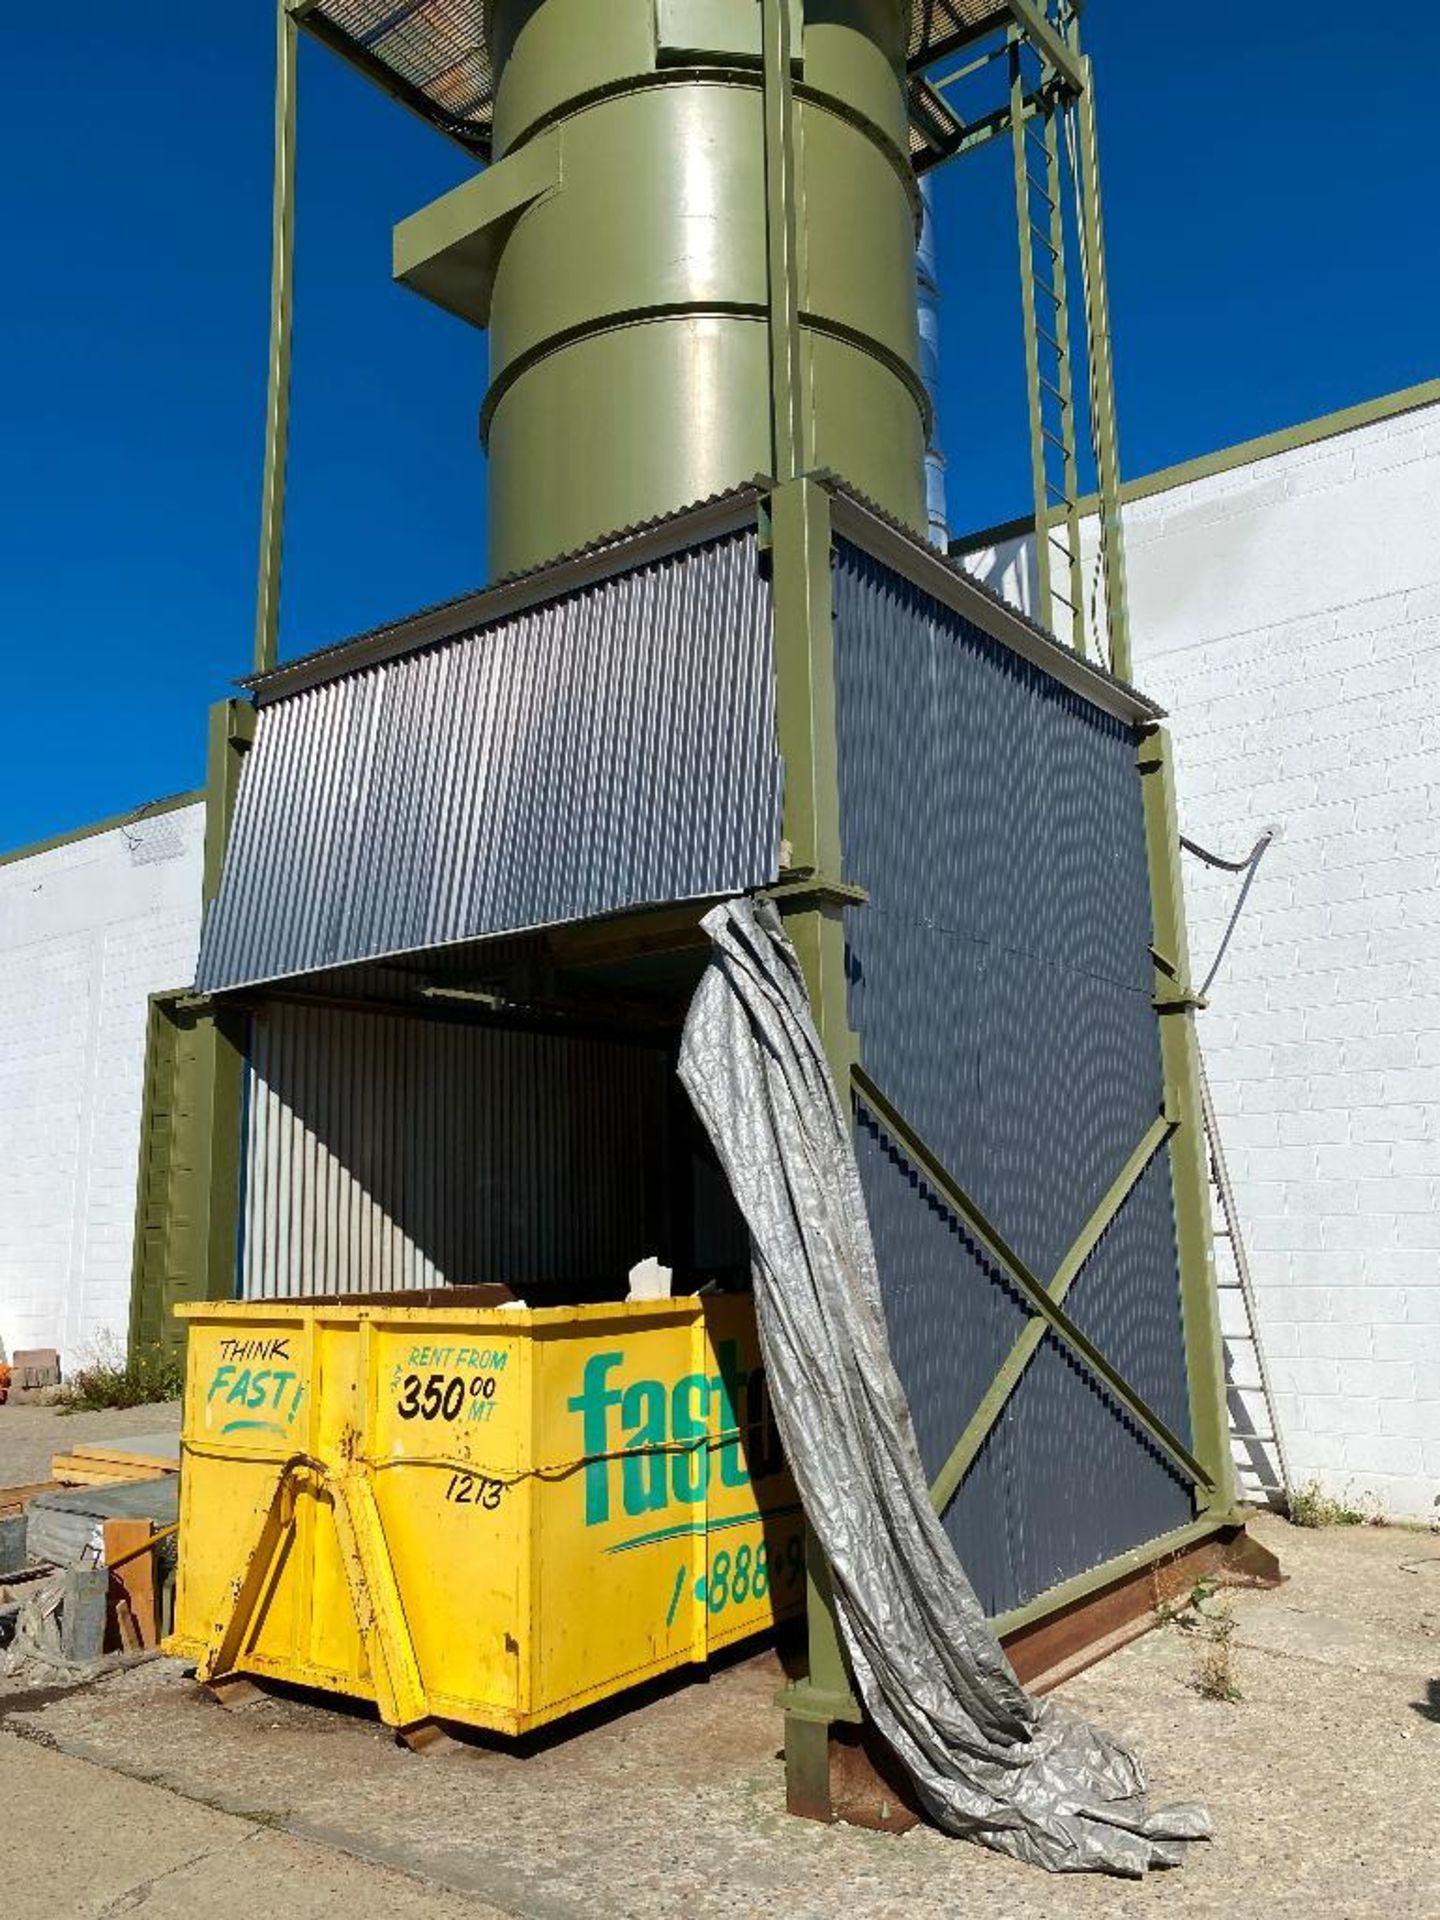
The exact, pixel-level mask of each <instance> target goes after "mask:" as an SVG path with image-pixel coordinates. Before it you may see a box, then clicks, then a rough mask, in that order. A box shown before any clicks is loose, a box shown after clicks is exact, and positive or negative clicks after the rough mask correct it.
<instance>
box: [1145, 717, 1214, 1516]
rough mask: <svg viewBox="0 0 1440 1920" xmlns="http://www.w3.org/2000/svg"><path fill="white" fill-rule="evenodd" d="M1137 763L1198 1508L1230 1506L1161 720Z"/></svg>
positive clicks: (1201, 1130)
mask: <svg viewBox="0 0 1440 1920" xmlns="http://www.w3.org/2000/svg"><path fill="white" fill-rule="evenodd" d="M1138 765H1139V769H1140V776H1141V788H1142V792H1143V794H1144V805H1145V838H1146V845H1147V849H1148V852H1149V861H1150V895H1151V902H1152V912H1153V919H1154V930H1155V931H1154V949H1153V951H1154V953H1155V999H1156V1004H1157V1005H1158V1006H1159V1008H1160V1009H1161V1012H1160V1050H1161V1062H1162V1068H1163V1072H1164V1076H1165V1100H1166V1108H1167V1116H1168V1118H1169V1119H1170V1120H1171V1121H1172V1122H1173V1123H1174V1126H1175V1131H1174V1133H1173V1134H1172V1135H1171V1137H1170V1148H1169V1151H1170V1168H1171V1177H1172V1180H1173V1184H1174V1190H1175V1237H1176V1243H1177V1250H1178V1253H1179V1260H1180V1301H1181V1312H1182V1316H1183V1320H1184V1326H1185V1355H1186V1362H1187V1366H1188V1371H1189V1375H1190V1427H1191V1442H1190V1444H1191V1449H1192V1451H1193V1452H1194V1454H1195V1457H1196V1458H1197V1459H1198V1460H1199V1462H1200V1464H1201V1465H1202V1466H1203V1467H1204V1468H1205V1469H1206V1471H1207V1473H1209V1475H1210V1477H1211V1480H1212V1481H1213V1483H1214V1485H1213V1490H1212V1491H1211V1492H1210V1493H1209V1494H1206V1493H1204V1492H1203V1491H1201V1492H1198V1493H1197V1501H1198V1504H1199V1506H1200V1509H1201V1511H1202V1512H1210V1513H1213V1514H1216V1515H1219V1514H1228V1513H1230V1512H1231V1511H1232V1510H1233V1508H1234V1507H1235V1470H1234V1465H1233V1463H1232V1461H1231V1456H1230V1420H1229V1413H1228V1410H1227V1407H1226V1401H1225V1350H1224V1342H1223V1340H1222V1338H1221V1334H1220V1312H1219V1303H1218V1301H1217V1299H1216V1296H1215V1259H1214V1249H1213V1243H1212V1239H1211V1226H1210V1183H1209V1171H1208V1167H1207V1163H1206V1157H1205V1156H1206V1149H1205V1123H1204V1118H1203V1115H1202V1112H1201V1106H1200V1071H1199V1054H1198V1052H1197V1048H1196V1040H1195V1002H1194V998H1193V993H1192V989H1191V986H1190V955H1189V948H1188V943H1187V941H1186V935H1185V906H1184V896H1183V893H1182V891H1181V882H1180V838H1179V829H1178V827H1177V824H1176V819H1175V789H1174V780H1173V774H1172V770H1171V758H1170V740H1169V736H1168V734H1167V733H1166V731H1165V729H1164V728H1163V727H1152V728H1148V729H1147V730H1146V731H1145V733H1144V734H1143V735H1142V737H1141V741H1140V747H1139V755H1138Z"/></svg>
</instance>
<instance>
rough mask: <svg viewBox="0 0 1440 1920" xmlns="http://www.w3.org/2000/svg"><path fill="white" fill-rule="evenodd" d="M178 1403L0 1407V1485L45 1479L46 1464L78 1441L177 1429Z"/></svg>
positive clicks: (116, 1439) (21, 1484)
mask: <svg viewBox="0 0 1440 1920" xmlns="http://www.w3.org/2000/svg"><path fill="white" fill-rule="evenodd" d="M179 1430H180V1402H179V1401H178V1400H171V1401H167V1402H165V1403H164V1404H163V1405H160V1406H151V1407H108V1408H106V1409H105V1410H104V1411H103V1412H101V1413H65V1412H64V1411H63V1410H62V1409H61V1408H59V1407H12V1406H11V1405H10V1404H9V1403H8V1402H7V1403H6V1404H5V1405H4V1406H3V1407H0V1487H28V1486H33V1485H34V1484H35V1483H37V1482H38V1481H41V1480H48V1479H49V1478H50V1462H51V1460H52V1459H53V1458H54V1456H55V1455H56V1454H57V1453H68V1452H69V1450H70V1449H71V1448H72V1447H75V1446H79V1445H80V1444H81V1442H82V1441H87V1440H91V1441H110V1442H111V1443H112V1444H113V1443H116V1442H119V1441H121V1440H131V1439H136V1438H138V1437H139V1436H141V1435H142V1434H152V1433H172V1432H173V1433H178V1432H179Z"/></svg>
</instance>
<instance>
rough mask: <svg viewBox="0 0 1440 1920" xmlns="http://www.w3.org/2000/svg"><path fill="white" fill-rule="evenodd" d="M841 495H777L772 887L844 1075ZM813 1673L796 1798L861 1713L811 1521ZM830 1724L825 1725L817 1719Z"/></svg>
mask: <svg viewBox="0 0 1440 1920" xmlns="http://www.w3.org/2000/svg"><path fill="white" fill-rule="evenodd" d="M831 504H832V503H831V499H830V495H829V494H828V493H827V491H826V490H825V488H824V487H823V486H822V485H820V483H819V482H818V481H816V480H812V479H806V478H801V479H796V480H792V481H791V482H790V483H789V484H788V485H787V486H780V487H777V488H776V489H775V491H774V492H773V493H772V494H771V495H770V499H769V506H768V511H767V515H766V522H767V525H766V532H767V536H768V538H767V553H768V560H769V566H770V574H771V591H772V595H773V600H774V622H775V700H776V722H777V728H778V733H779V744H780V753H781V758H782V761H783V763H784V767H785V795H784V807H783V818H782V823H781V834H782V840H783V846H782V861H783V865H784V872H785V875H786V878H785V879H784V880H782V882H781V885H780V886H779V887H778V888H776V889H774V890H773V892H772V897H773V898H774V900H775V904H776V906H777V907H778V908H779V909H780V911H781V913H782V914H783V915H784V916H785V930H786V932H787V933H788V935H789V936H790V939H791V941H792V942H793V943H794V947H795V951H796V955H797V957H798V959H799V962H800V967H801V971H802V973H803V975H804V978H805V987H806V992H807V994H808V996H809V1000H810V1006H811V1010H812V1012H813V1014H814V1017H815V1025H816V1028H817V1030H818V1032H819V1035H820V1041H821V1045H822V1046H823V1047H824V1049H825V1055H826V1060H827V1062H828V1064H829V1068H830V1073H831V1077H832V1078H833V1080H834V1082H835V1085H836V1086H837V1087H839V1088H843V1087H845V1086H847V1085H848V1084H849V1076H850V1070H851V1067H852V1065H853V1063H854V1061H855V1058H856V1054H857V1042H856V1037H855V1035H854V1033H853V1032H852V1030H851V1027H850V1018H849V983H848V980H847V978H846V973H845V919H844V909H845V905H846V903H847V901H848V900H849V899H850V898H851V896H852V895H853V892H854V889H851V888H847V887H846V886H845V884H844V882H843V880H842V878H841V844H840V776H839V760H838V748H837V731H836V713H835V627H834V618H833V614H834V590H833V589H834V576H833V572H832V568H831V552H832V544H833V534H832V526H831ZM806 1637H807V1648H808V1656H807V1678H806V1679H805V1680H803V1681H801V1682H798V1683H797V1684H796V1685H795V1686H794V1687H792V1688H789V1689H787V1691H786V1693H785V1695H784V1705H785V1709H786V1715H787V1720H786V1735H785V1758H786V1776H787V1782H788V1793H789V1797H790V1800H791V1803H792V1805H800V1804H813V1805H816V1806H818V1805H820V1804H821V1799H820V1798H817V1797H816V1796H820V1795H821V1794H822V1789H823V1793H824V1794H825V1795H826V1796H828V1779H829V1759H828V1733H826V1732H825V1731H824V1729H825V1728H826V1726H828V1723H829V1722H830V1721H833V1720H854V1719H856V1718H858V1717H859V1710H858V1708H857V1707H856V1705H855V1701H854V1696H853V1693H852V1691H851V1686H850V1674H849V1669H848V1667H847V1665H846V1662H845V1655H844V1651H843V1649H842V1647H841V1645H840V1633H839V1628H838V1626H837V1624H836V1620H835V1601H834V1595H833V1592H832V1589H831V1581H830V1570H829V1567H828V1565H827V1564H826V1561H825V1556H824V1554H823V1553H822V1552H821V1550H820V1547H819V1544H818V1542H817V1541H816V1539H815V1536H814V1532H813V1530H812V1529H810V1528H809V1527H807V1528H806ZM817 1728H819V1729H820V1731H819V1732H817V1731H816V1729H817Z"/></svg>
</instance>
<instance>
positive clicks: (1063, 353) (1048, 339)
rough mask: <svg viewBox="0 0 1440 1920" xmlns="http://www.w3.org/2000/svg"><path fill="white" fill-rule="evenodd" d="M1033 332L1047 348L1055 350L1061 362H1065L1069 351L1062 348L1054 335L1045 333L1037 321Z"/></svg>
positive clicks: (1066, 348)
mask: <svg viewBox="0 0 1440 1920" xmlns="http://www.w3.org/2000/svg"><path fill="white" fill-rule="evenodd" d="M1035 331H1036V332H1037V333H1038V334H1039V336H1040V338H1041V339H1042V340H1043V341H1045V343H1046V345H1047V346H1051V347H1053V348H1054V349H1055V351H1056V353H1058V354H1059V356H1060V358H1061V359H1062V360H1067V359H1068V358H1069V357H1070V349H1069V348H1068V347H1062V346H1061V344H1060V342H1059V341H1058V340H1057V339H1056V338H1055V336H1054V334H1053V333H1049V332H1047V331H1046V329H1045V328H1044V327H1043V326H1041V324H1040V322H1039V321H1038V320H1037V321H1036V322H1035Z"/></svg>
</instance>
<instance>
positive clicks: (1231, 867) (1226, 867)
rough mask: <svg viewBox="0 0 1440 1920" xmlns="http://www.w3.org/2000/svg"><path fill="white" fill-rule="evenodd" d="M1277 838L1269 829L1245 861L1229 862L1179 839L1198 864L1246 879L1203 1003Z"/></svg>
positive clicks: (1213, 963)
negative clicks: (1198, 861) (1261, 865)
mask: <svg viewBox="0 0 1440 1920" xmlns="http://www.w3.org/2000/svg"><path fill="white" fill-rule="evenodd" d="M1274 838H1275V829H1274V827H1267V828H1266V829H1265V831H1264V833H1262V834H1261V836H1260V838H1259V839H1258V840H1257V841H1256V842H1255V844H1254V846H1253V847H1252V848H1251V849H1250V851H1249V853H1247V854H1246V856H1245V858H1244V859H1243V860H1226V859H1224V858H1223V857H1222V856H1221V855H1220V854H1218V853H1212V852H1211V851H1210V849H1209V848H1208V847H1202V846H1201V845H1200V843H1199V841H1198V840H1191V839H1188V838H1187V837H1186V835H1184V834H1183V833H1182V834H1181V836H1180V844H1181V846H1182V847H1184V849H1185V851H1186V852H1187V853H1193V854H1194V855H1195V858H1196V859H1197V860H1203V861H1204V862H1205V864H1206V866H1207V867H1218V868H1219V869H1220V871H1221V872H1222V873H1243V874H1244V876H1245V882H1244V885H1243V886H1242V887H1241V889H1240V892H1239V895H1238V897H1237V898H1236V901H1235V905H1234V907H1233V908H1232V910H1231V913H1230V919H1229V922H1228V923H1227V925H1226V928H1225V931H1224V933H1223V934H1222V936H1221V939H1220V945H1219V947H1218V949H1217V950H1216V954H1215V958H1214V959H1213V960H1212V961H1211V963H1210V971H1209V972H1208V973H1207V974H1206V976H1205V982H1204V985H1203V986H1202V987H1201V989H1200V996H1199V997H1200V998H1201V999H1202V1000H1203V999H1204V998H1205V997H1206V995H1207V994H1208V993H1209V991H1210V988H1211V985H1212V984H1213V982H1214V979H1215V976H1216V974H1217V973H1219V971H1220V962H1221V961H1222V960H1223V959H1224V958H1225V953H1226V949H1227V948H1228V947H1229V945H1230V941H1231V937H1232V936H1233V934H1234V932H1235V929H1236V927H1237V926H1238V925H1239V924H1240V915H1241V912H1242V911H1243V909H1244V906H1245V901H1246V897H1247V896H1248V894H1249V892H1250V889H1251V887H1252V886H1253V885H1254V884H1255V876H1256V874H1257V873H1258V872H1259V871H1260V862H1261V861H1262V860H1263V859H1264V858H1265V854H1266V852H1267V850H1268V849H1269V847H1270V845H1271V842H1272V841H1273V840H1274Z"/></svg>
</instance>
